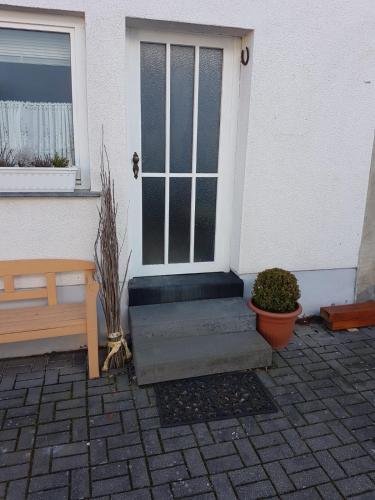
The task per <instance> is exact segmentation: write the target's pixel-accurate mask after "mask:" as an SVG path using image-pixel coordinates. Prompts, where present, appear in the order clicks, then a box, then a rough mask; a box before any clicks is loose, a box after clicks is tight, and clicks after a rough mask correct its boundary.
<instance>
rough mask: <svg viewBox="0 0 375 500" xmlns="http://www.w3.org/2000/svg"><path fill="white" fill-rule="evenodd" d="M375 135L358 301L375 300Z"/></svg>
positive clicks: (358, 283)
mask: <svg viewBox="0 0 375 500" xmlns="http://www.w3.org/2000/svg"><path fill="white" fill-rule="evenodd" d="M374 220H375V135H374V142H373V147H372V158H371V166H370V175H369V181H368V190H367V200H366V210H365V218H364V221H363V230H362V240H361V247H360V250H359V257H358V273H357V284H356V301H357V302H365V301H366V300H375V230H374Z"/></svg>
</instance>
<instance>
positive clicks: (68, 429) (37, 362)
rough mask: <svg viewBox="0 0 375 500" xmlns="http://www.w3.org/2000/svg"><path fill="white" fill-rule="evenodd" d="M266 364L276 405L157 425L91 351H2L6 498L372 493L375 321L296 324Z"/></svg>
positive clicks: (146, 401) (136, 393)
mask: <svg viewBox="0 0 375 500" xmlns="http://www.w3.org/2000/svg"><path fill="white" fill-rule="evenodd" d="M258 373H259V376H260V377H261V379H262V381H263V383H264V384H265V385H266V386H267V387H268V389H269V391H270V392H271V394H272V395H273V397H274V400H275V402H276V403H277V405H278V407H279V411H278V413H276V414H272V415H259V416H255V417H253V416H249V417H244V418H239V419H235V418H233V419H230V420H224V421H220V422H207V423H201V424H195V425H191V426H186V425H185V426H180V427H174V428H167V429H161V428H160V425H159V419H158V412H157V408H156V404H155V394H154V390H153V389H152V387H146V388H138V387H137V386H136V385H135V384H133V385H129V383H128V378H127V374H126V373H125V374H118V375H116V376H111V377H102V378H100V379H98V380H94V381H88V380H87V377H86V359H85V354H84V353H83V352H74V353H60V354H50V355H45V356H37V357H30V358H23V359H11V360H0V376H1V378H0V498H4V499H7V500H11V499H16V500H20V499H22V498H29V499H35V500H36V499H49V500H50V499H53V500H59V499H65V498H66V499H79V498H101V499H115V500H116V499H125V500H131V499H135V500H149V499H150V500H152V499H153V500H168V499H184V498H190V499H194V500H195V499H196V500H199V499H213V500H215V499H216V500H232V499H244V500H245V499H246V500H247V499H256V498H281V499H304V498H306V499H309V500H310V499H311V500H312V499H315V498H318V499H319V498H320V499H322V498H323V499H329V500H335V499H340V498H358V499H361V498H362V499H367V498H369V499H370V498H375V441H374V440H375V391H374V389H375V329H370V328H368V329H366V328H364V329H361V330H360V331H358V332H339V333H335V334H333V333H331V332H328V331H326V330H325V329H324V328H323V327H322V326H321V325H314V324H312V325H306V326H301V325H297V326H296V335H295V336H294V338H293V341H292V342H291V343H290V344H289V346H288V348H286V349H284V350H282V351H280V352H278V353H274V360H273V367H272V369H270V370H268V372H266V371H264V370H259V371H258Z"/></svg>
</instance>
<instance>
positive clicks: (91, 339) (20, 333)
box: [0, 259, 99, 378]
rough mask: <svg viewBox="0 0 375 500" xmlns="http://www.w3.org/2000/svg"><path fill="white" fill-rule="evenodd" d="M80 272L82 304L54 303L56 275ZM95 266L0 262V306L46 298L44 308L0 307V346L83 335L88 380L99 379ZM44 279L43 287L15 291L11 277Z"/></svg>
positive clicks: (67, 262) (64, 262) (86, 263)
mask: <svg viewBox="0 0 375 500" xmlns="http://www.w3.org/2000/svg"><path fill="white" fill-rule="evenodd" d="M71 272H83V273H84V275H85V283H86V284H85V287H86V294H85V302H83V303H69V304H58V303H57V290H56V274H57V273H71ZM94 272H95V263H94V262H89V261H84V260H63V259H61V260H60V259H58V260H52V259H45V260H44V259H40V260H39V259H38V260H8V261H0V279H2V280H3V283H4V286H3V290H0V303H3V302H14V301H21V300H28V301H29V300H35V299H46V301H47V305H44V306H41V307H40V306H35V307H32V306H31V307H20V308H18V307H17V308H11V309H10V308H7V309H3V306H2V307H1V308H0V344H5V343H11V342H22V341H26V340H35V339H46V338H50V337H60V336H65V335H76V334H80V333H85V334H86V335H87V347H88V359H89V377H90V378H96V377H99V360H98V333H97V317H96V298H97V294H98V291H99V285H98V283H97V282H96V281H95V280H94ZM38 275H39V276H40V275H44V276H45V286H43V287H38V288H27V289H20V288H18V289H17V288H15V282H14V279H15V277H19V276H38Z"/></svg>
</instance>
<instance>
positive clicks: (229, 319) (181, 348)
mask: <svg viewBox="0 0 375 500" xmlns="http://www.w3.org/2000/svg"><path fill="white" fill-rule="evenodd" d="M129 318H130V331H131V335H132V340H133V351H134V364H135V371H136V375H137V381H138V384H139V385H144V384H151V383H156V382H162V381H165V380H176V379H180V378H189V377H198V376H200V375H209V374H212V373H223V372H227V371H236V370H245V369H251V368H260V367H265V366H269V365H271V363H272V349H271V347H270V345H269V344H268V343H267V342H266V341H265V340H264V338H263V337H262V336H261V335H260V334H259V333H258V332H257V331H256V329H255V316H254V315H253V314H252V313H251V312H250V311H249V309H248V308H247V306H246V303H245V301H244V300H243V299H242V298H238V297H235V298H225V299H211V300H197V301H188V302H173V303H167V304H157V305H155V304H153V305H146V306H133V307H130V308H129Z"/></svg>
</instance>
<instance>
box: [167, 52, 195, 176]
mask: <svg viewBox="0 0 375 500" xmlns="http://www.w3.org/2000/svg"><path fill="white" fill-rule="evenodd" d="M193 100H194V47H187V46H182V45H172V46H171V101H170V102H171V115H170V128H171V133H170V170H171V172H191V168H192V167H191V160H192V144H193Z"/></svg>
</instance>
